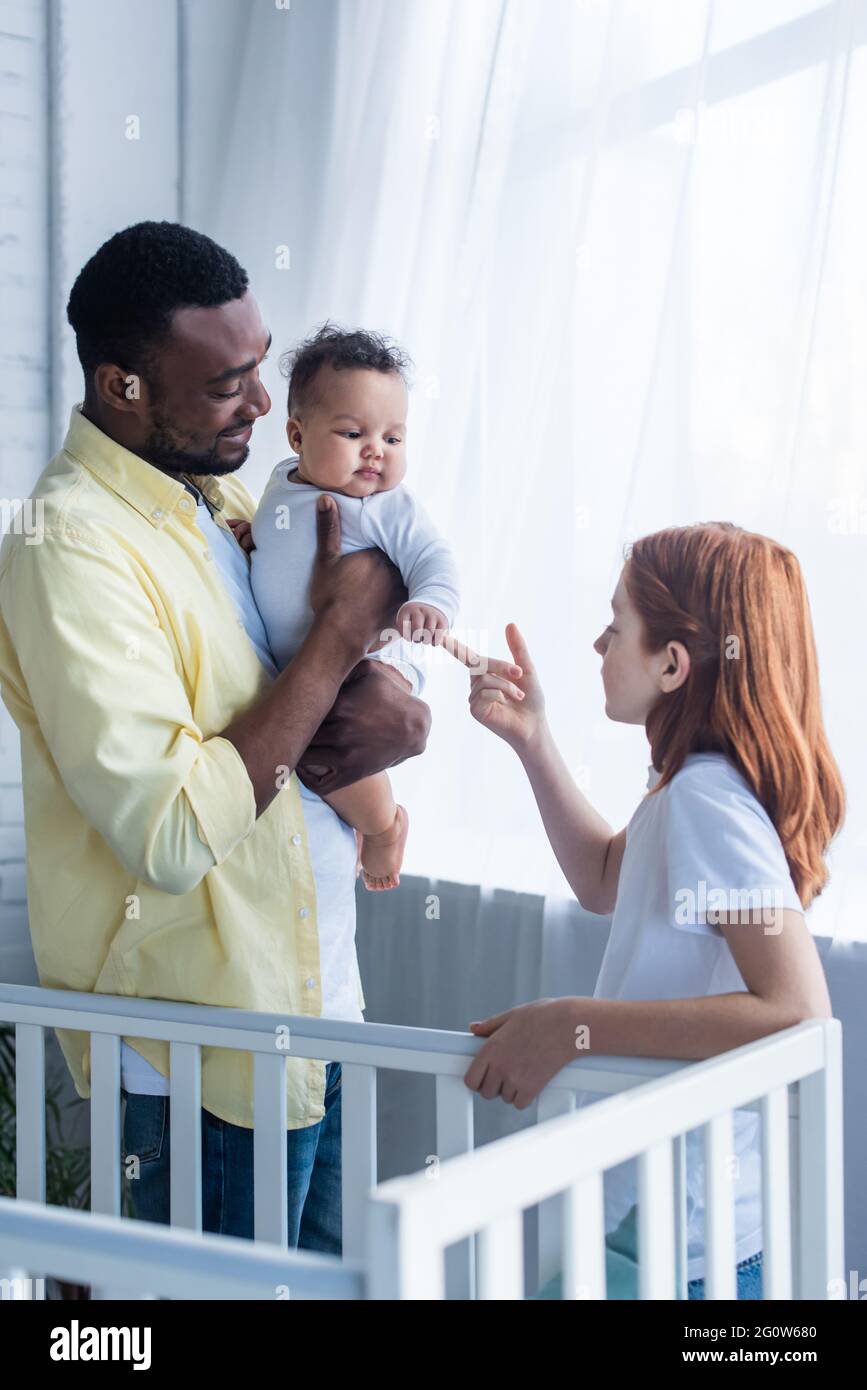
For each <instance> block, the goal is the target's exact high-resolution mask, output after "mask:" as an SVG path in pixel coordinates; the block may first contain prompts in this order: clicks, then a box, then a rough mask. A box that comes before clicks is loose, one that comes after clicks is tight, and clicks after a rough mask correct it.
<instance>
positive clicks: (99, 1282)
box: [0, 985, 844, 1299]
mask: <svg viewBox="0 0 867 1390" xmlns="http://www.w3.org/2000/svg"><path fill="white" fill-rule="evenodd" d="M0 1020H3V1021H7V1022H12V1023H14V1024H15V1025H16V1050H17V1076H16V1100H17V1120H18V1130H17V1132H18V1150H17V1168H18V1187H17V1192H18V1198H17V1200H13V1199H2V1200H0V1275H5V1279H6V1281H7V1282H6V1283H4V1284H3V1285H2V1289H0V1292H2V1296H3V1297H10V1296H12V1297H28V1296H34V1289H36V1290H39V1289H40V1288H41V1286H40V1285H39V1283H38V1280H39V1278H40V1277H41V1276H43V1275H44V1274H46V1273H50V1274H52V1275H54V1276H56V1277H60V1278H68V1279H73V1280H77V1281H81V1282H87V1283H90V1284H92V1285H93V1286H94V1296H96V1297H103V1298H109V1297H111V1298H114V1297H148V1296H155V1297H169V1298H183V1297H190V1296H193V1297H196V1298H227V1297H232V1298H279V1297H285V1296H291V1297H301V1298H328V1299H331V1298H341V1299H343V1298H364V1297H372V1298H378V1299H381V1298H387V1299H403V1298H425V1299H427V1298H433V1299H441V1298H445V1297H449V1298H474V1297H479V1298H485V1299H500V1298H522V1297H524V1296H525V1294H526V1293H527V1291H528V1290H527V1286H526V1280H525V1267H524V1261H523V1213H524V1211H525V1210H530V1209H533V1208H536V1207H538V1211H539V1219H538V1224H537V1230H538V1239H539V1252H538V1258H537V1259H536V1260H535V1261H534V1262H533V1264H532V1268H533V1271H534V1277H535V1281H536V1282H539V1281H542V1280H544V1278H546V1277H548V1275H549V1274H551V1273H553V1272H555V1270H556V1269H558V1268H562V1270H563V1273H564V1280H563V1284H564V1297H568V1298H585V1297H586V1298H591V1299H592V1298H604V1297H605V1277H604V1222H603V1212H602V1174H603V1172H604V1171H605V1170H606V1169H608V1168H610V1167H612V1166H613V1165H615V1164H617V1163H620V1162H621V1161H622V1160H623V1159H626V1158H630V1157H637V1158H638V1162H639V1211H640V1214H641V1220H640V1224H639V1246H640V1296H641V1297H642V1298H674V1297H684V1296H685V1270H686V1251H685V1240H686V1230H685V1183H684V1138H683V1136H684V1135H685V1133H686V1131H688V1130H693V1129H701V1130H702V1131H703V1134H704V1143H705V1154H706V1159H707V1171H708V1191H707V1213H708V1215H707V1223H708V1255H707V1259H708V1275H707V1281H706V1292H707V1297H709V1298H730V1297H734V1228H733V1211H732V1193H731V1185H730V1180H729V1178H728V1161H727V1160H728V1156H729V1153H730V1150H731V1115H732V1111H733V1110H734V1109H736V1108H737V1109H748V1108H755V1109H757V1110H758V1111H759V1113H760V1115H761V1127H762V1152H763V1190H764V1193H765V1201H764V1281H763V1282H764V1290H763V1291H764V1297H765V1298H776V1299H779V1298H784V1299H785V1298H827V1297H828V1286H829V1281H830V1280H832V1279H836V1278H840V1277H842V1275H843V1269H844V1258H843V1197H842V1094H841V1087H842V1080H841V1030H840V1025H839V1023H838V1022H837V1021H836V1020H830V1021H815V1022H810V1023H804V1024H801V1025H799V1026H798V1027H796V1028H792V1029H788V1030H786V1031H785V1032H783V1033H778V1034H775V1035H773V1036H772V1037H769V1038H765V1039H762V1040H760V1041H759V1042H757V1043H753V1044H750V1045H749V1046H747V1047H743V1048H739V1049H737V1050H736V1051H734V1052H730V1053H726V1054H724V1055H723V1056H721V1057H716V1058H712V1059H710V1060H709V1061H705V1062H701V1063H682V1062H670V1061H657V1060H648V1059H641V1058H584V1059H582V1060H576V1061H575V1062H573V1063H571V1064H570V1065H569V1066H568V1067H565V1068H564V1069H563V1071H562V1072H560V1073H559V1074H558V1076H557V1077H555V1078H554V1080H553V1082H552V1083H551V1085H550V1086H549V1087H547V1088H546V1090H545V1091H544V1092H543V1093H542V1095H541V1096H540V1097H539V1101H538V1104H537V1119H538V1123H536V1124H535V1125H531V1126H530V1127H529V1128H528V1129H526V1130H524V1131H522V1132H521V1133H518V1134H513V1135H510V1136H509V1137H507V1138H504V1139H499V1140H496V1141H495V1142H493V1143H490V1144H487V1145H485V1146H484V1147H482V1148H480V1149H477V1150H474V1149H473V1110H474V1097H473V1096H472V1094H471V1093H470V1092H469V1091H468V1090H467V1088H466V1087H465V1086H464V1084H463V1075H464V1073H465V1071H466V1068H467V1065H468V1059H469V1057H470V1056H472V1054H473V1053H474V1052H475V1051H476V1050H477V1049H478V1047H479V1046H480V1045H481V1044H480V1042H479V1040H478V1039H476V1038H474V1037H472V1036H471V1035H469V1034H461V1033H441V1032H437V1031H435V1030H429V1029H414V1028H396V1027H392V1026H390V1025H384V1024H365V1023H360V1024H348V1023H346V1024H344V1023H335V1022H333V1021H328V1020H319V1019H287V1018H283V1017H279V1016H271V1015H263V1014H253V1013H246V1012H242V1011H240V1010H230V1009H211V1008H204V1007H201V1006H197V1005H185V1004H184V1005H182V1004H172V1003H167V1002H165V1001H154V1000H138V999H129V998H114V997H110V996H101V995H92V994H74V993H72V992H66V991H56V990H55V991H49V990H41V989H33V988H29V987H24V986H9V985H0ZM287 1024H288V1025H289V1028H290V1038H291V1052H292V1055H294V1056H303V1057H320V1058H323V1059H327V1060H333V1061H340V1062H341V1063H342V1064H343V1065H342V1069H343V1158H344V1164H343V1189H344V1190H343V1215H344V1258H343V1260H342V1261H340V1260H335V1259H329V1258H328V1257H325V1256H314V1255H310V1254H304V1253H299V1252H294V1251H289V1250H287V1249H286V1248H285V1228H286V1145H285V1142H284V1133H285V1086H284V1068H285V1065H286V1053H285V1052H282V1051H281V1052H277V1051H275V1042H274V1040H275V1037H277V1036H279V1035H280V1034H279V1033H278V1029H280V1030H285V1028H286V1025H287ZM47 1027H62V1028H71V1029H76V1028H77V1029H86V1030H88V1031H89V1032H90V1033H91V1035H92V1065H91V1070H92V1102H91V1152H92V1158H91V1173H92V1184H91V1186H92V1203H91V1205H92V1213H91V1214H88V1213H76V1212H69V1211H63V1210H59V1209H57V1208H47V1207H45V1205H44V1202H45V1106H44V1094H45V1082H44V1046H45V1029H46V1028H47ZM123 1035H126V1036H133V1037H151V1038H163V1039H166V1040H167V1041H169V1043H170V1044H171V1088H172V1091H171V1095H172V1102H173V1104H172V1146H171V1189H172V1226H171V1227H169V1228H166V1227H156V1226H153V1225H151V1224H150V1223H146V1222H138V1221H129V1220H124V1219H122V1218H121V1217H120V1198H121V1166H120V1038H121V1036H123ZM205 1044H207V1045H210V1046H222V1047H230V1048H237V1049H240V1050H246V1051H251V1052H253V1053H254V1078H255V1095H254V1106H255V1156H254V1180H255V1240H254V1241H252V1242H251V1241H244V1240H235V1239H230V1238H228V1237H217V1236H209V1235H202V1234H201V1139H200V1100H201V1083H200V1048H201V1047H202V1046H203V1045H205ZM380 1068H387V1069H392V1070H404V1071H412V1072H418V1073H427V1074H429V1075H433V1076H434V1077H435V1084H436V1102H437V1104H436V1110H437V1142H436V1159H437V1162H436V1163H435V1164H434V1165H433V1166H431V1167H428V1168H426V1169H425V1170H424V1171H422V1172H420V1173H418V1174H415V1175H413V1176H410V1177H405V1178H396V1179H392V1180H390V1181H388V1182H385V1183H382V1184H380V1185H379V1186H377V1154H376V1095H377V1072H378V1069H380ZM578 1090H582V1091H596V1092H598V1093H600V1094H601V1095H606V1096H607V1098H606V1099H602V1100H600V1101H599V1102H598V1103H595V1104H593V1105H592V1106H589V1107H587V1108H586V1109H583V1110H581V1111H579V1112H578V1113H569V1112H574V1106H575V1092H576V1091H578ZM475 1104H484V1102H479V1101H478V1100H476V1101H475ZM30 1279H32V1280H34V1281H36V1282H29V1280H30ZM531 1286H532V1287H534V1286H535V1285H534V1284H533V1281H531ZM532 1287H531V1289H530V1291H532ZM193 1288H195V1293H194V1294H192V1295H191V1292H190V1291H191V1289H193ZM35 1296H37V1297H38V1296H39V1293H38V1292H37V1293H36V1294H35Z"/></svg>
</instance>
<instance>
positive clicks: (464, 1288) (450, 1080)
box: [427, 1076, 476, 1300]
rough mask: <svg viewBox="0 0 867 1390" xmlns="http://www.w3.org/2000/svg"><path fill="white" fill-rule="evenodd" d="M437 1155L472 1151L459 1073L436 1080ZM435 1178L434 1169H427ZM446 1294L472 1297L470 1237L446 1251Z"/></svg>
mask: <svg viewBox="0 0 867 1390" xmlns="http://www.w3.org/2000/svg"><path fill="white" fill-rule="evenodd" d="M436 1118H437V1128H436V1157H437V1160H438V1162H443V1161H445V1159H447V1158H455V1157H456V1156H457V1155H458V1154H464V1153H471V1152H472V1148H473V1138H474V1130H473V1093H472V1091H470V1090H468V1088H467V1087H466V1086H465V1085H464V1079H463V1077H462V1076H438V1077H437V1079H436ZM427 1171H428V1174H429V1176H430V1178H431V1181H436V1176H437V1172H436V1168H428V1169H427ZM445 1256H446V1293H447V1297H449V1298H454V1299H462V1300H466V1299H471V1298H475V1293H476V1251H475V1241H474V1240H473V1239H469V1240H461V1241H458V1243H457V1244H456V1245H453V1246H450V1247H449V1249H448V1250H446V1252H445Z"/></svg>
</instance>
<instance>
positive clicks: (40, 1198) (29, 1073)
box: [15, 1023, 45, 1202]
mask: <svg viewBox="0 0 867 1390" xmlns="http://www.w3.org/2000/svg"><path fill="white" fill-rule="evenodd" d="M15 1134H16V1151H15V1162H16V1180H15V1181H16V1186H15V1193H16V1196H17V1197H23V1198H24V1199H25V1201H29V1202H44V1201H45V1030H44V1028H42V1027H41V1026H40V1025H39V1024H37V1023H18V1024H16V1025H15Z"/></svg>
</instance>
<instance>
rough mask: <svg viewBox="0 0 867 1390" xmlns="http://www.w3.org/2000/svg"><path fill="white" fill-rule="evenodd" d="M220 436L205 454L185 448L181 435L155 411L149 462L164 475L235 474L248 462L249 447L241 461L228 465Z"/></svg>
mask: <svg viewBox="0 0 867 1390" xmlns="http://www.w3.org/2000/svg"><path fill="white" fill-rule="evenodd" d="M220 437H221V436H220V435H217V436H216V437H215V439H214V442H213V444H212V445H211V447H210V449H208V450H207V451H206V452H204V453H201V452H195V451H193V450H191V449H185V448H184V447H183V445H182V442H181V440H182V436H180V434H179V432H178V431H177V430H175V429H174V428H173V427H172V425H171V424H170V423H169V421H168V420H167V419H166V418H165V416H164V415H162V414H161V413H160V412H159V411H156V410H155V411H154V414H153V425H152V429H151V432H150V434H149V435H148V438H147V440H146V442H145V447H144V455H145V457H146V458H147V460H148V462H149V463H152V464H153V465H154V467H155V468H159V469H161V470H162V472H163V473H177V474H180V473H192V474H193V475H194V476H195V475H200V474H205V473H211V474H213V475H214V476H215V477H218V476H220V475H221V474H225V473H234V472H235V471H236V469H238V468H240V467H241V464H242V463H245V462H246V461H247V459H248V457H249V454H250V449H249V446H245V448H244V452H243V453H242V454H241V455H240V457H239V458H238V459H236V460H234V461H233V462H232V463H224V462H222V461H221V459H220V456H219V454H218V453H217V448H218V440H219V439H220Z"/></svg>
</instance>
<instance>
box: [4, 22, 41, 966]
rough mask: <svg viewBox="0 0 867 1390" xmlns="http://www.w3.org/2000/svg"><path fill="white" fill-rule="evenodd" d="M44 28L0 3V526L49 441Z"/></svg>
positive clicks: (16, 822) (25, 944) (18, 812)
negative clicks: (0, 511)
mask: <svg viewBox="0 0 867 1390" xmlns="http://www.w3.org/2000/svg"><path fill="white" fill-rule="evenodd" d="M47 97H48V81H47V23H46V11H45V7H44V6H43V5H42V4H34V3H33V0H29V2H28V0H6V3H2V4H0V141H2V148H3V157H2V160H0V209H2V235H0V322H2V326H3V335H2V347H0V353H2V372H0V417H2V428H0V498H2V503H0V505H2V507H3V517H4V524H5V523H7V522H8V520H9V518H10V516H11V515H12V514H13V513H14V511H15V509H16V501H17V499H21V498H24V497H26V496H27V493H28V490H29V488H30V485H31V483H32V482H33V480H34V479H35V478H36V477H37V476H38V475H39V473H40V471H41V469H42V468H43V467H44V463H45V459H46V456H47V451H48V447H49V438H50V393H49V392H48V391H47V389H46V381H47V363H48V355H49V352H48V349H49V329H48V303H49V284H50V281H49V276H48V274H47V273H46V270H47V267H48V265H49V255H48V250H49V230H48V229H49V218H48V209H49V198H48V178H47V171H48V158H49V154H48V115H47ZM20 780H21V765H20V755H19V746H18V732H17V730H16V729H15V727H14V725H13V724H12V721H11V720H10V719H9V717H8V715H7V714H6V711H5V707H4V708H3V709H2V717H0V978H2V979H14V980H29V979H31V978H32V969H33V966H32V954H31V951H30V942H29V936H28V932H27V907H26V887H25V874H24V828H23V808H22V804H21V790H20Z"/></svg>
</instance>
